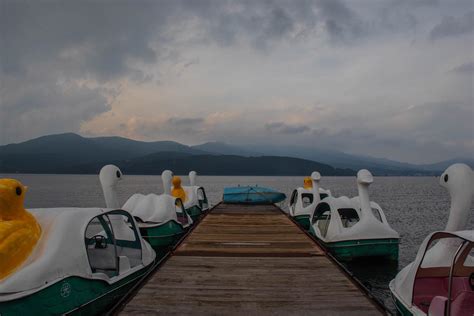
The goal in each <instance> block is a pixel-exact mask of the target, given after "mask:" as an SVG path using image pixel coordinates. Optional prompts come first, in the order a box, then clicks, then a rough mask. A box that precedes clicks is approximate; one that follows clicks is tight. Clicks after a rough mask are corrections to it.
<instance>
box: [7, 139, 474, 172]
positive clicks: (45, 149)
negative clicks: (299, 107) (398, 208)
mask: <svg viewBox="0 0 474 316" xmlns="http://www.w3.org/2000/svg"><path fill="white" fill-rule="evenodd" d="M191 156H192V157H191ZM222 156H225V157H222ZM251 157H254V158H255V159H243V158H251ZM289 157H293V158H296V159H298V160H289V159H290V158H289ZM257 158H261V159H260V160H259V159H257ZM225 159H227V161H226V160H225ZM242 159H243V160H242ZM157 161H165V162H164V163H163V164H162V165H161V164H159V166H164V165H172V164H176V168H178V167H180V166H181V165H182V164H184V163H186V164H188V165H189V166H190V165H191V164H199V163H200V165H199V167H200V168H202V170H203V171H201V173H203V172H204V170H205V172H206V174H244V173H248V174H259V172H263V171H261V170H266V171H265V172H275V174H299V172H300V169H298V168H296V167H295V166H293V165H291V164H295V163H301V164H302V165H303V166H307V164H308V163H309V162H311V163H316V164H320V165H319V167H320V168H322V169H321V170H319V171H320V172H321V173H323V172H322V170H325V171H327V172H328V174H325V175H331V174H345V173H346V171H337V170H343V169H351V170H359V169H362V168H365V169H369V170H370V171H371V172H372V173H373V174H374V175H378V176H385V175H388V176H400V175H439V174H441V173H442V172H443V171H444V170H445V169H446V168H447V167H448V166H449V165H451V164H453V163H455V162H464V163H467V164H468V165H470V166H471V167H474V159H473V158H457V159H451V160H447V161H443V162H439V163H436V164H424V165H415V164H409V163H402V162H397V161H393V160H389V159H384V158H374V157H368V156H358V155H352V154H347V153H343V152H340V151H336V150H329V149H321V148H319V149H318V148H309V147H301V146H283V145H281V146H276V145H264V146H262V145H247V146H236V145H229V144H225V143H220V142H208V143H204V144H201V145H197V146H187V145H183V144H180V143H177V142H173V141H157V142H143V141H136V140H131V139H127V138H123V137H95V138H86V137H82V136H79V135H77V134H73V133H66V134H58V135H49V136H43V137H38V138H35V139H32V140H29V141H26V142H23V143H19V144H9V145H4V146H0V172H3V173H15V172H22V173H69V172H72V173H95V172H96V171H97V170H96V169H97V168H100V166H101V165H103V164H105V163H119V162H120V163H121V164H123V165H124V166H126V167H127V168H130V170H132V172H134V173H147V172H154V170H155V169H153V168H152V166H151V165H152V164H155V163H157ZM204 161H206V162H204ZM262 161H266V162H267V163H269V165H268V166H263V165H261V162H262ZM283 162H284V163H285V164H287V165H284V163H283ZM231 164H244V165H243V166H234V165H231ZM252 166H253V167H252ZM256 166H259V167H256ZM331 166H332V167H331ZM317 167H318V165H313V167H312V168H315V169H314V170H318V169H316V168H317ZM326 167H331V168H333V167H334V168H338V169H337V170H336V169H334V168H333V169H324V168H326ZM167 168H171V167H167ZM183 168H184V167H183ZM186 168H190V167H186ZM253 168H255V169H253ZM284 168H287V170H288V171H284V170H283V169H284ZM196 169H197V168H196ZM257 169H259V170H260V171H259V170H257ZM183 170H184V169H183ZM186 170H187V169H186ZM272 170H273V171H272ZM323 174H324V173H323Z"/></svg>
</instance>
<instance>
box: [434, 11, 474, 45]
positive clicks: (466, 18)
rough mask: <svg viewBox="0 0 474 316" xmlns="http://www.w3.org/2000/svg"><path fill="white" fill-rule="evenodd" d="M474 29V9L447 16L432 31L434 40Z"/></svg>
mask: <svg viewBox="0 0 474 316" xmlns="http://www.w3.org/2000/svg"><path fill="white" fill-rule="evenodd" d="M473 30H474V11H469V12H466V13H465V14H464V15H462V16H459V17H453V16H445V17H444V18H443V20H442V21H441V22H440V23H439V24H437V25H436V26H435V27H434V28H433V29H432V30H431V33H430V38H431V39H432V40H437V39H440V38H444V37H451V36H458V35H462V34H466V33H469V32H472V31H473Z"/></svg>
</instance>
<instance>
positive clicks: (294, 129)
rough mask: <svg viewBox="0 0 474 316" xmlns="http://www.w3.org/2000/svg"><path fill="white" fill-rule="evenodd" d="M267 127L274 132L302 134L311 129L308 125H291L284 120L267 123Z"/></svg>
mask: <svg viewBox="0 0 474 316" xmlns="http://www.w3.org/2000/svg"><path fill="white" fill-rule="evenodd" d="M265 129H266V130H268V131H270V132H272V133H281V134H302V133H305V132H309V131H310V130H311V129H310V128H309V127H308V126H306V125H289V124H285V123H283V122H272V123H266V124H265Z"/></svg>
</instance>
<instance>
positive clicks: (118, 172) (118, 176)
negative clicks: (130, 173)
mask: <svg viewBox="0 0 474 316" xmlns="http://www.w3.org/2000/svg"><path fill="white" fill-rule="evenodd" d="M117 178H120V171H118V170H117Z"/></svg>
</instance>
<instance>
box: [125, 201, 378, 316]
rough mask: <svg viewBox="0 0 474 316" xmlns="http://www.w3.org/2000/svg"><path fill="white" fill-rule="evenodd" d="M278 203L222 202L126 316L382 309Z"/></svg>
mask: <svg viewBox="0 0 474 316" xmlns="http://www.w3.org/2000/svg"><path fill="white" fill-rule="evenodd" d="M381 313H382V311H381V310H380V309H379V307H378V306H377V305H376V304H375V303H373V302H372V301H371V300H370V299H369V298H368V297H367V296H366V295H365V294H364V293H363V292H362V291H361V289H359V288H358V287H357V286H356V285H355V284H354V283H353V282H352V281H351V280H350V279H349V278H348V276H346V274H344V273H343V272H342V271H341V270H340V269H339V268H338V267H337V266H336V265H335V264H334V263H333V262H331V260H329V259H328V258H327V257H326V255H325V254H324V252H323V251H322V250H321V249H320V248H319V247H318V246H317V245H316V243H315V242H314V241H313V240H311V239H310V238H309V237H308V236H307V235H306V234H305V233H304V232H303V231H302V230H301V229H300V228H298V227H297V226H296V225H295V224H294V223H293V222H292V221H291V220H290V219H289V218H288V217H287V216H286V215H285V214H284V213H283V212H282V211H281V210H280V209H279V208H277V207H276V206H273V205H269V206H268V205H267V206H255V205H253V206H243V205H228V204H219V205H218V206H217V207H215V208H214V209H212V210H211V212H210V213H209V214H208V215H207V216H206V217H205V218H204V219H203V220H202V221H201V223H199V225H198V227H196V228H195V229H194V231H193V232H192V233H191V234H190V235H189V236H188V237H187V238H186V239H185V240H184V242H183V243H182V244H181V245H180V246H179V247H178V248H177V249H176V250H175V251H174V253H173V255H172V256H171V257H170V259H169V260H168V261H166V263H165V264H164V265H163V266H161V267H160V268H159V270H157V271H156V272H155V274H154V275H153V276H152V277H151V278H150V279H148V281H147V283H146V284H145V285H144V286H143V287H142V288H141V289H140V290H139V291H138V292H137V293H136V295H135V296H134V297H133V298H132V299H131V300H130V301H129V302H128V304H127V305H126V306H125V307H124V308H123V310H122V311H121V315H191V314H192V315H203V314H205V315H259V316H260V315H269V314H270V315H310V314H313V315H314V314H319V315H380V314H381Z"/></svg>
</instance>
